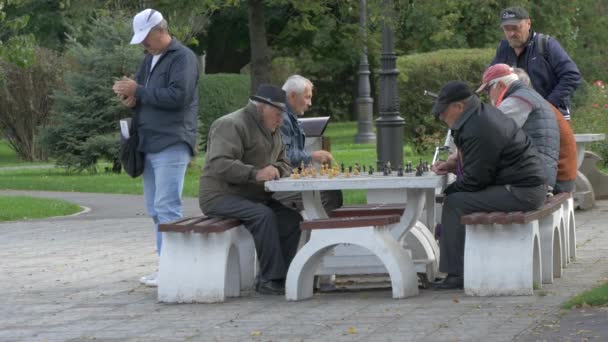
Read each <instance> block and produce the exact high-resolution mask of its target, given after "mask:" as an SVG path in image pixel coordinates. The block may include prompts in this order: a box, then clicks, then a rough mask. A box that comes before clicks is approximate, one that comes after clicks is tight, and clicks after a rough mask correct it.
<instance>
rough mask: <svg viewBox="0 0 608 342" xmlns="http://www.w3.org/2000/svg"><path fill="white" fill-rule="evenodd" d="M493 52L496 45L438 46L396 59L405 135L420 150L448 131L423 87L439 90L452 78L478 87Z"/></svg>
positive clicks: (426, 149)
mask: <svg viewBox="0 0 608 342" xmlns="http://www.w3.org/2000/svg"><path fill="white" fill-rule="evenodd" d="M494 52H495V50H494V49H493V48H492V49H461V50H439V51H435V52H429V53H420V54H413V55H407V56H401V57H399V58H398V59H397V68H398V69H399V84H398V91H399V101H400V112H401V116H402V117H403V119H404V120H405V139H406V141H407V142H408V143H412V144H413V145H414V148H415V149H416V152H417V153H425V152H428V151H429V150H430V149H431V148H433V147H434V145H436V144H440V143H443V141H442V139H443V137H445V131H446V128H445V125H444V124H442V123H440V122H439V121H437V120H436V119H435V118H434V117H433V116H432V115H431V114H430V111H431V107H432V105H433V99H432V98H430V97H428V96H423V93H424V90H429V91H432V92H438V91H439V89H440V88H441V86H442V85H443V84H445V83H446V82H447V81H449V80H463V81H467V82H468V83H469V85H471V87H472V88H473V89H475V88H476V86H477V85H479V84H480V83H481V76H482V75H483V72H484V70H485V69H486V67H487V66H488V64H489V63H490V61H491V60H492V58H493V57H494ZM378 91H379V89H378ZM376 98H378V99H379V98H380V96H376Z"/></svg>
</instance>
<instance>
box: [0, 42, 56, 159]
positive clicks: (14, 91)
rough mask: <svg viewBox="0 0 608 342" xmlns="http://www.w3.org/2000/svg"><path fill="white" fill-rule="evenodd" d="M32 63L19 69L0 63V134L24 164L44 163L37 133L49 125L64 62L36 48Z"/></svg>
mask: <svg viewBox="0 0 608 342" xmlns="http://www.w3.org/2000/svg"><path fill="white" fill-rule="evenodd" d="M34 56H35V58H34V59H33V60H32V62H31V63H29V64H27V65H25V66H20V65H17V64H13V63H10V62H7V61H5V60H0V69H2V70H4V75H3V80H2V82H1V83H0V112H1V113H2V115H0V131H2V133H4V135H5V137H6V139H7V141H8V143H9V144H10V145H11V147H12V148H13V150H15V152H16V153H17V155H18V156H19V157H20V158H21V159H23V160H27V161H34V160H44V159H46V154H45V153H44V149H42V148H40V146H39V142H38V130H39V129H40V128H43V127H44V126H46V125H47V123H48V122H49V119H50V116H51V107H52V105H53V99H52V98H51V97H50V95H51V94H52V92H53V91H54V90H56V89H59V88H61V87H62V80H61V73H62V70H63V63H62V61H61V59H60V58H59V57H58V56H57V55H56V54H55V53H54V52H52V51H51V50H46V49H43V48H38V49H36V51H35V54H34Z"/></svg>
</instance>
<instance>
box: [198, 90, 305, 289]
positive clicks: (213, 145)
mask: <svg viewBox="0 0 608 342" xmlns="http://www.w3.org/2000/svg"><path fill="white" fill-rule="evenodd" d="M284 110H285V92H284V91H283V90H282V89H281V88H278V87H275V86H272V85H269V84H262V85H260V86H259V88H258V90H257V92H256V94H255V95H253V96H251V98H250V101H249V104H247V106H245V107H244V108H241V109H239V110H237V111H236V112H233V113H230V114H227V115H224V116H222V117H221V118H219V119H217V120H215V121H214V122H213V124H212V125H211V128H210V129H209V137H208V140H207V155H206V156H205V166H204V167H203V171H202V174H201V177H200V185H199V204H200V207H201V210H202V211H203V212H204V213H205V214H206V215H207V216H215V217H229V218H237V219H239V220H241V221H242V222H243V224H244V225H245V227H246V228H247V229H248V230H249V231H250V232H251V234H252V235H253V238H254V241H255V248H256V252H257V255H258V261H259V263H260V271H259V276H258V279H257V282H256V291H258V292H260V293H264V294H283V293H284V291H285V288H284V280H285V276H286V274H287V268H288V267H289V264H290V262H291V260H292V259H293V257H294V255H295V253H296V251H297V247H298V240H299V237H300V234H299V233H300V231H299V224H300V222H301V221H302V217H301V216H300V214H299V213H298V212H296V211H294V210H292V209H289V208H287V207H285V206H283V205H282V204H281V203H279V202H278V201H276V200H274V199H272V194H271V193H269V192H266V191H265V190H264V182H265V181H269V180H273V179H278V178H280V177H285V176H288V175H289V174H290V172H291V169H292V168H291V165H290V164H289V162H288V161H287V159H286V157H285V151H284V145H283V141H282V140H281V133H280V131H279V127H280V126H281V123H282V121H283V117H282V113H283V111H284Z"/></svg>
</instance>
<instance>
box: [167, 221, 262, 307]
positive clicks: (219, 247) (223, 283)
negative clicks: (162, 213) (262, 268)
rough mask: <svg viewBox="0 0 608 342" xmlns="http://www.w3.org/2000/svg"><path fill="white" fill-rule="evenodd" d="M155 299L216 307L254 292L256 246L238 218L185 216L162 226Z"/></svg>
mask: <svg viewBox="0 0 608 342" xmlns="http://www.w3.org/2000/svg"><path fill="white" fill-rule="evenodd" d="M158 230H159V231H160V232H162V234H163V249H162V252H161V255H160V262H159V271H158V300H159V301H161V302H166V303H193V302H198V303H214V302H223V301H224V300H225V299H226V297H238V296H239V295H240V291H241V289H248V288H252V287H253V283H254V278H255V262H256V259H255V245H254V241H253V237H252V236H251V234H250V233H249V231H247V229H245V228H244V227H243V226H242V225H241V222H240V221H239V220H237V219H225V218H211V217H207V216H204V215H203V216H197V217H188V218H184V219H180V220H178V221H175V222H171V223H165V224H160V225H159V226H158Z"/></svg>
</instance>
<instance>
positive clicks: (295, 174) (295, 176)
mask: <svg viewBox="0 0 608 342" xmlns="http://www.w3.org/2000/svg"><path fill="white" fill-rule="evenodd" d="M291 178H293V179H300V173H299V171H298V168H295V169H293V170H292V173H291Z"/></svg>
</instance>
